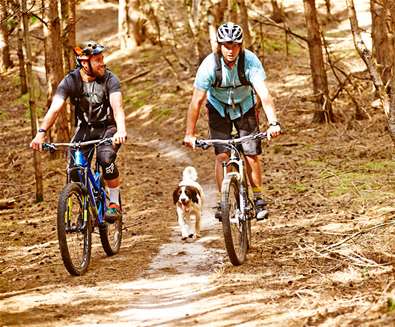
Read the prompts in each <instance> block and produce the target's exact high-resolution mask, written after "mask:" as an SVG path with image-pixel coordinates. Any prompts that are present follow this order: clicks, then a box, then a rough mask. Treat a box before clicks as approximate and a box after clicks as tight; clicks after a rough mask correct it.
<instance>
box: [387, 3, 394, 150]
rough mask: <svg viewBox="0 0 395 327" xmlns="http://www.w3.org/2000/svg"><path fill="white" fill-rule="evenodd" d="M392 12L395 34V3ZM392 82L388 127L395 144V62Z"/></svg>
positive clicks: (392, 4) (391, 8)
mask: <svg viewBox="0 0 395 327" xmlns="http://www.w3.org/2000/svg"><path fill="white" fill-rule="evenodd" d="M389 9H390V12H391V25H392V31H393V33H394V32H395V3H394V2H392V3H391V5H390V6H389ZM392 49H393V50H394V51H395V37H394V35H393V34H392ZM392 64H393V66H392V72H393V73H392V81H391V105H390V109H389V113H388V116H389V118H388V127H389V132H390V134H391V137H392V141H393V143H394V144H395V60H394V62H393V63H392Z"/></svg>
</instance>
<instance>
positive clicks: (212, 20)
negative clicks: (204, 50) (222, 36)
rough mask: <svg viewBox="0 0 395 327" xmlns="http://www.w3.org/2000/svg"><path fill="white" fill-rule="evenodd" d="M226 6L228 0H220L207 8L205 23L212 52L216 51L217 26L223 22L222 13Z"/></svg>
mask: <svg viewBox="0 0 395 327" xmlns="http://www.w3.org/2000/svg"><path fill="white" fill-rule="evenodd" d="M227 8H228V0H221V1H219V2H216V3H215V4H213V5H212V6H210V7H209V8H208V11H207V17H208V18H207V23H208V32H209V37H210V45H211V50H212V52H217V46H218V45H217V28H218V27H219V25H220V24H221V23H223V22H224V18H225V17H224V14H225V11H226V10H227Z"/></svg>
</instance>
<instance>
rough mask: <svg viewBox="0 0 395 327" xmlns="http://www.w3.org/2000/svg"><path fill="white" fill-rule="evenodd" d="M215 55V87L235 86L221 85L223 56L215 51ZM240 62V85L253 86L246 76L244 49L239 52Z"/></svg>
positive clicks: (238, 73)
mask: <svg viewBox="0 0 395 327" xmlns="http://www.w3.org/2000/svg"><path fill="white" fill-rule="evenodd" d="M214 56H215V81H214V83H213V87H220V88H231V87H232V88H234V87H235V86H221V84H222V64H221V57H220V55H219V54H218V53H214ZM238 60H239V62H238V63H237V75H238V77H239V81H240V83H241V85H238V86H236V87H239V86H246V85H249V86H251V83H250V82H249V81H248V80H247V78H246V73H245V53H244V50H241V51H240V53H239V59H238Z"/></svg>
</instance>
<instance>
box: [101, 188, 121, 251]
mask: <svg viewBox="0 0 395 327" xmlns="http://www.w3.org/2000/svg"><path fill="white" fill-rule="evenodd" d="M102 187H103V186H102ZM106 202H107V206H106V207H108V204H109V197H108V194H107V193H106ZM119 205H120V207H121V217H120V218H119V219H117V220H116V221H115V222H113V223H108V222H106V221H104V222H103V223H102V224H99V234H100V241H101V244H102V247H103V250H104V252H105V253H106V254H107V255H108V256H109V257H110V256H113V255H114V254H117V253H118V252H119V250H120V248H121V243H122V222H123V219H122V201H121V195H119Z"/></svg>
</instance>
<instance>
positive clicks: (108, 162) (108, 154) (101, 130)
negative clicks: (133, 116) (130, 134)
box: [69, 125, 120, 179]
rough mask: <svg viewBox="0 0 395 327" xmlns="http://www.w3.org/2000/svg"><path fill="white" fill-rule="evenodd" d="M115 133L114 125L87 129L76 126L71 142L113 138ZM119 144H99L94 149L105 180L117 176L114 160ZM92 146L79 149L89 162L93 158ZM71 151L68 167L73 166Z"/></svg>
mask: <svg viewBox="0 0 395 327" xmlns="http://www.w3.org/2000/svg"><path fill="white" fill-rule="evenodd" d="M116 132H117V128H116V126H115V125H109V126H95V127H89V126H87V125H81V126H78V127H77V129H76V131H75V134H74V136H73V138H72V141H71V142H84V141H90V140H99V139H103V138H108V137H112V136H114V134H115V133H116ZM119 148H120V144H116V145H115V146H113V145H112V144H100V145H99V146H98V147H97V148H96V151H97V153H96V157H97V161H98V162H99V164H100V166H101V167H102V168H103V175H104V178H105V179H114V178H116V177H118V176H119V172H118V169H117V167H116V166H115V159H116V157H117V152H118V150H119ZM93 150H94V145H88V146H84V147H82V148H81V151H82V153H83V154H84V156H85V158H86V159H87V160H88V161H89V162H91V161H92V158H93V152H94V151H93ZM73 152H74V151H73V150H71V151H70V153H69V167H72V166H74V160H73V158H74V154H73Z"/></svg>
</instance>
